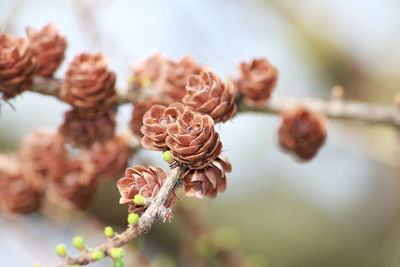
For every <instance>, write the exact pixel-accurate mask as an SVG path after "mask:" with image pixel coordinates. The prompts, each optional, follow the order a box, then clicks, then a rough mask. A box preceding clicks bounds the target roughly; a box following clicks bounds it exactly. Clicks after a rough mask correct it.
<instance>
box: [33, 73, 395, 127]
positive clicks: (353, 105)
mask: <svg viewBox="0 0 400 267" xmlns="http://www.w3.org/2000/svg"><path fill="white" fill-rule="evenodd" d="M60 86H61V80H59V79H55V78H43V77H35V80H34V85H33V88H32V91H34V92H37V93H40V94H45V95H53V96H56V97H59V89H60ZM137 95H138V94H137V92H130V91H125V92H124V93H119V95H118V103H120V104H123V103H129V102H133V101H134V100H135V99H136V97H137ZM238 105H239V111H240V112H261V113H271V114H279V113H281V112H282V111H285V110H288V109H291V108H294V107H297V106H304V107H306V108H309V109H311V110H314V111H317V112H320V113H322V114H324V115H325V116H327V117H328V118H331V119H344V120H354V121H362V122H366V123H376V124H382V125H389V126H394V127H400V108H399V107H398V106H396V105H395V104H394V103H393V104H374V103H368V102H362V101H355V100H345V99H327V100H324V99H317V98H295V97H284V96H273V97H272V98H271V99H270V100H269V101H268V102H267V103H266V104H265V105H263V106H260V107H253V106H248V105H246V104H245V103H243V102H242V101H240V103H238Z"/></svg>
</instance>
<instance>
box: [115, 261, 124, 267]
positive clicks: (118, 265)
mask: <svg viewBox="0 0 400 267" xmlns="http://www.w3.org/2000/svg"><path fill="white" fill-rule="evenodd" d="M124 266H125V265H124V262H123V261H122V260H115V261H114V264H113V267H124Z"/></svg>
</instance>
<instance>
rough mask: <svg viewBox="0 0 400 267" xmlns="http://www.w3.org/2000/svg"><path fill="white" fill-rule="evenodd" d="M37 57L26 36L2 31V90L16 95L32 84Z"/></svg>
mask: <svg viewBox="0 0 400 267" xmlns="http://www.w3.org/2000/svg"><path fill="white" fill-rule="evenodd" d="M34 72H35V59H34V58H33V56H32V51H31V50H30V48H29V45H28V40H27V39H26V38H14V37H12V36H11V35H9V34H4V33H0V92H2V93H3V96H2V98H3V99H9V98H12V97H15V96H16V95H18V94H20V93H21V92H23V91H25V90H27V89H29V88H30V87H31V86H32V81H33V75H34Z"/></svg>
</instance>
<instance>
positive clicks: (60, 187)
mask: <svg viewBox="0 0 400 267" xmlns="http://www.w3.org/2000/svg"><path fill="white" fill-rule="evenodd" d="M94 174H95V172H94V170H93V168H91V166H88V165H87V164H85V163H84V162H83V161H81V160H72V161H70V162H69V169H68V172H67V173H66V175H64V176H63V177H62V178H61V179H58V180H55V181H52V183H51V189H52V190H51V193H52V194H53V197H54V198H56V199H59V200H60V201H65V200H67V201H68V202H69V203H70V204H72V205H73V206H74V207H76V208H80V209H82V208H85V207H87V206H88V205H89V204H90V202H91V200H92V197H93V195H94V193H95V192H96V188H97V180H96V176H95V175H94Z"/></svg>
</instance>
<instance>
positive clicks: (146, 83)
mask: <svg viewBox="0 0 400 267" xmlns="http://www.w3.org/2000/svg"><path fill="white" fill-rule="evenodd" d="M150 84H151V81H150V79H149V78H147V77H144V78H143V79H142V80H141V81H140V85H141V86H142V87H149V86H150Z"/></svg>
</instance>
